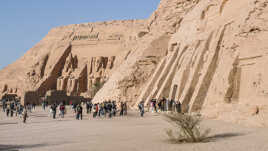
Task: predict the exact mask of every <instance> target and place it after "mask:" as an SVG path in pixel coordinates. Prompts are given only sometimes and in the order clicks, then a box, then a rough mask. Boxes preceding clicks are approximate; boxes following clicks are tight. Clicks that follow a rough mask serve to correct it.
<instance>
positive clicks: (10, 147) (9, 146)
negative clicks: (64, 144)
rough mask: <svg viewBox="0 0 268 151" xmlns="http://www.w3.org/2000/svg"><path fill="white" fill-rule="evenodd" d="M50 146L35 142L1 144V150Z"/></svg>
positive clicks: (8, 150) (11, 150) (15, 150)
mask: <svg viewBox="0 0 268 151" xmlns="http://www.w3.org/2000/svg"><path fill="white" fill-rule="evenodd" d="M44 146H49V145H48V144H34V145H1V144H0V151H19V149H31V148H38V147H44Z"/></svg>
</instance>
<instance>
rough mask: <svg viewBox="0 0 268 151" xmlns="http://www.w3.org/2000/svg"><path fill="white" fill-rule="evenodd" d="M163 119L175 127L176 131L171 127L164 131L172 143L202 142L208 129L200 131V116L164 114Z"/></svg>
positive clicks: (205, 138)
mask: <svg viewBox="0 0 268 151" xmlns="http://www.w3.org/2000/svg"><path fill="white" fill-rule="evenodd" d="M164 116H165V119H166V120H167V121H168V122H170V123H171V124H173V125H174V126H175V127H176V132H174V131H173V130H172V129H168V130H167V131H166V133H167V135H168V137H169V141H171V142H173V143H187V142H188V143H196V142H204V141H206V140H207V136H208V134H209V132H210V129H206V130H204V131H203V132H201V130H200V129H201V128H200V122H201V121H202V120H201V118H200V117H196V116H193V115H186V114H177V113H173V114H165V115H164Z"/></svg>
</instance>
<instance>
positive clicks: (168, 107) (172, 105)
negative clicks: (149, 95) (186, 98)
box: [138, 97, 182, 117]
mask: <svg viewBox="0 0 268 151" xmlns="http://www.w3.org/2000/svg"><path fill="white" fill-rule="evenodd" d="M147 105H148V104H147ZM149 105H150V106H149V107H148V109H150V110H151V112H152V113H158V112H168V111H170V112H177V113H182V111H181V103H180V101H175V100H173V99H171V100H168V99H166V98H165V97H163V98H162V99H160V100H159V101H157V99H152V100H151V101H150V104H149ZM145 106H146V105H145V102H144V101H141V102H140V103H139V104H138V108H139V111H140V116H141V117H143V116H144V113H145Z"/></svg>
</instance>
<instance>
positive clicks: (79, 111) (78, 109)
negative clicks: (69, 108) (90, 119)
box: [76, 104, 83, 120]
mask: <svg viewBox="0 0 268 151" xmlns="http://www.w3.org/2000/svg"><path fill="white" fill-rule="evenodd" d="M76 119H77V120H79V119H80V120H82V119H83V107H82V106H81V104H79V105H77V107H76Z"/></svg>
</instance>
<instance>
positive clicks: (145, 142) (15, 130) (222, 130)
mask: <svg viewBox="0 0 268 151" xmlns="http://www.w3.org/2000/svg"><path fill="white" fill-rule="evenodd" d="M0 117H1V120H0V150H1V151H16V150H18V151H74V150H75V151H107V150H109V151H267V150H268V143H267V142H268V128H259V127H245V126H241V125H237V124H231V123H226V122H222V121H218V120H211V119H205V120H204V121H203V123H202V127H208V128H211V130H212V131H211V134H210V137H212V139H211V141H210V142H207V143H197V144H171V143H169V142H168V141H167V136H166V134H165V129H166V128H170V127H171V125H170V124H169V123H167V122H166V121H165V120H164V119H163V118H162V116H160V115H156V114H151V113H148V112H147V113H146V114H145V117H144V118H141V117H139V114H138V112H135V111H132V112H130V113H129V115H128V116H127V117H116V118H113V119H92V118H91V116H90V118H91V119H90V120H89V116H85V117H84V120H82V121H77V120H75V119H74V116H73V114H72V113H71V112H70V111H68V114H67V116H66V117H65V118H64V119H60V118H57V119H56V120H53V119H52V118H49V117H48V113H47V112H44V111H42V110H41V109H40V108H38V109H37V110H36V111H34V112H33V113H32V114H30V117H29V120H28V121H27V124H23V123H22V122H21V120H20V119H18V118H6V117H5V115H4V114H3V112H2V111H1V113H0Z"/></svg>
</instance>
